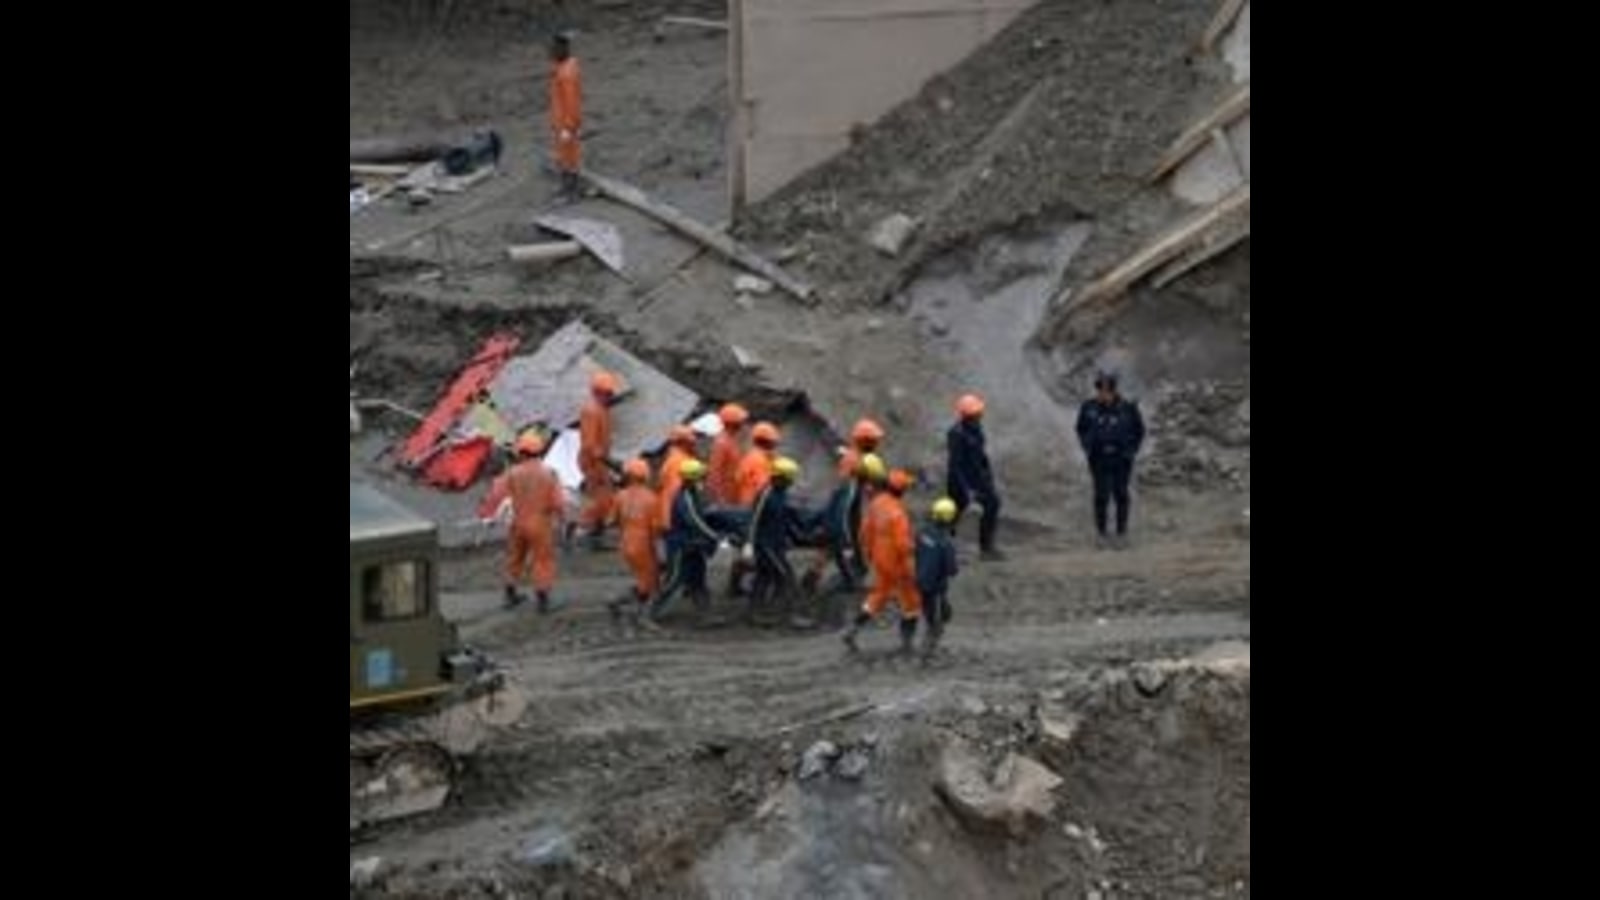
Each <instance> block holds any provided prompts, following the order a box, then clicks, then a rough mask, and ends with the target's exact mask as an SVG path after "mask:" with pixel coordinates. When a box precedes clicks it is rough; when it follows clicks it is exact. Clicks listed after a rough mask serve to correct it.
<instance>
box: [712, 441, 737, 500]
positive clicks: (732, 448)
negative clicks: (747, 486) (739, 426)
mask: <svg viewBox="0 0 1600 900" xmlns="http://www.w3.org/2000/svg"><path fill="white" fill-rule="evenodd" d="M739 457H740V450H739V435H738V434H736V433H734V432H731V431H727V430H724V431H723V432H722V433H721V434H719V435H717V439H716V440H715V441H713V442H712V444H711V465H710V471H708V472H707V473H706V488H707V489H708V490H709V491H710V492H711V501H712V502H713V503H721V504H724V505H729V504H732V503H735V502H737V501H738V499H739Z"/></svg>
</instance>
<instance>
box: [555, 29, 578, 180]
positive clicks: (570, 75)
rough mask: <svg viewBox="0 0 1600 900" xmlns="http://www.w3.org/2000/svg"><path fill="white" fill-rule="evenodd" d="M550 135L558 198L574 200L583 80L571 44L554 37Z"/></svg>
mask: <svg viewBox="0 0 1600 900" xmlns="http://www.w3.org/2000/svg"><path fill="white" fill-rule="evenodd" d="M550 62H551V65H550V103H549V107H550V134H551V137H552V138H553V139H554V140H555V157H556V169H557V170H558V171H559V172H560V177H561V195H562V197H564V198H565V199H567V200H576V199H578V168H579V166H581V165H582V163H583V154H582V148H581V146H580V144H579V143H578V132H579V130H580V129H582V127H583V78H582V75H581V74H580V73H579V71H578V60H577V58H576V57H574V56H573V55H572V41H571V39H570V38H569V37H567V35H565V34H558V35H556V38H555V41H554V43H553V44H552V45H551V47H550Z"/></svg>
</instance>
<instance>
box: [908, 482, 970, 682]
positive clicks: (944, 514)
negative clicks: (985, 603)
mask: <svg viewBox="0 0 1600 900" xmlns="http://www.w3.org/2000/svg"><path fill="white" fill-rule="evenodd" d="M955 522H956V502H955V501H954V500H951V499H950V498H949V497H940V498H939V499H938V500H935V501H933V509H932V510H930V511H929V521H928V523H927V524H926V525H924V526H922V531H920V532H918V534H917V590H918V591H919V592H921V594H922V618H923V620H924V621H926V622H927V623H928V632H927V634H926V635H925V636H924V637H923V645H922V652H923V653H924V654H925V655H927V656H932V655H933V651H934V650H935V649H937V648H938V646H939V638H940V636H941V635H943V634H944V626H945V623H946V622H949V621H950V579H952V578H954V577H956V575H958V574H959V573H960V571H961V568H960V566H959V565H958V564H957V563H956V544H955V541H954V540H953V539H954V537H955Z"/></svg>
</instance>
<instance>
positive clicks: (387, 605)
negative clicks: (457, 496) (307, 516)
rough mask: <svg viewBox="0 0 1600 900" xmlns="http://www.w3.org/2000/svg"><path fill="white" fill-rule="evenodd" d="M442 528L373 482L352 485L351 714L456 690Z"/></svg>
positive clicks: (454, 642)
mask: <svg viewBox="0 0 1600 900" xmlns="http://www.w3.org/2000/svg"><path fill="white" fill-rule="evenodd" d="M438 557H439V540H438V527H437V526H436V525H435V524H434V523H433V522H432V521H430V520H428V519H426V518H424V517H422V516H420V515H417V514H416V513H414V512H412V511H410V510H408V509H406V508H405V507H404V506H402V505H400V504H399V503H398V502H397V501H395V500H394V499H393V498H391V497H389V496H387V495H385V494H383V493H381V492H379V491H378V490H377V489H376V488H374V487H372V486H371V485H368V484H364V483H361V482H357V481H353V480H352V481H351V482H350V710H351V713H352V714H354V713H356V712H357V711H358V710H367V709H373V710H376V709H391V708H393V707H396V706H401V705H410V704H413V703H425V702H428V701H432V700H436V699H438V698H440V697H442V696H443V695H445V694H447V693H449V692H451V691H452V690H453V689H454V687H455V686H456V684H457V683H459V679H460V678H461V676H462V675H463V674H465V673H463V672H461V671H460V662H461V660H460V659H459V642H458V640H457V637H456V634H455V629H454V628H453V627H452V626H451V625H450V624H449V623H448V622H446V621H445V619H444V616H443V614H442V613H441V612H440V610H439V604H438V597H439V591H438V577H439V576H438Z"/></svg>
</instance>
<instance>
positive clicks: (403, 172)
mask: <svg viewBox="0 0 1600 900" xmlns="http://www.w3.org/2000/svg"><path fill="white" fill-rule="evenodd" d="M414 168H416V166H414V165H411V164H409V163H399V164H393V163H391V164H386V165H379V164H377V163H351V164H350V174H351V175H363V176H367V177H371V178H404V177H405V176H407V175H410V174H411V170H412V169H414Z"/></svg>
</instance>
